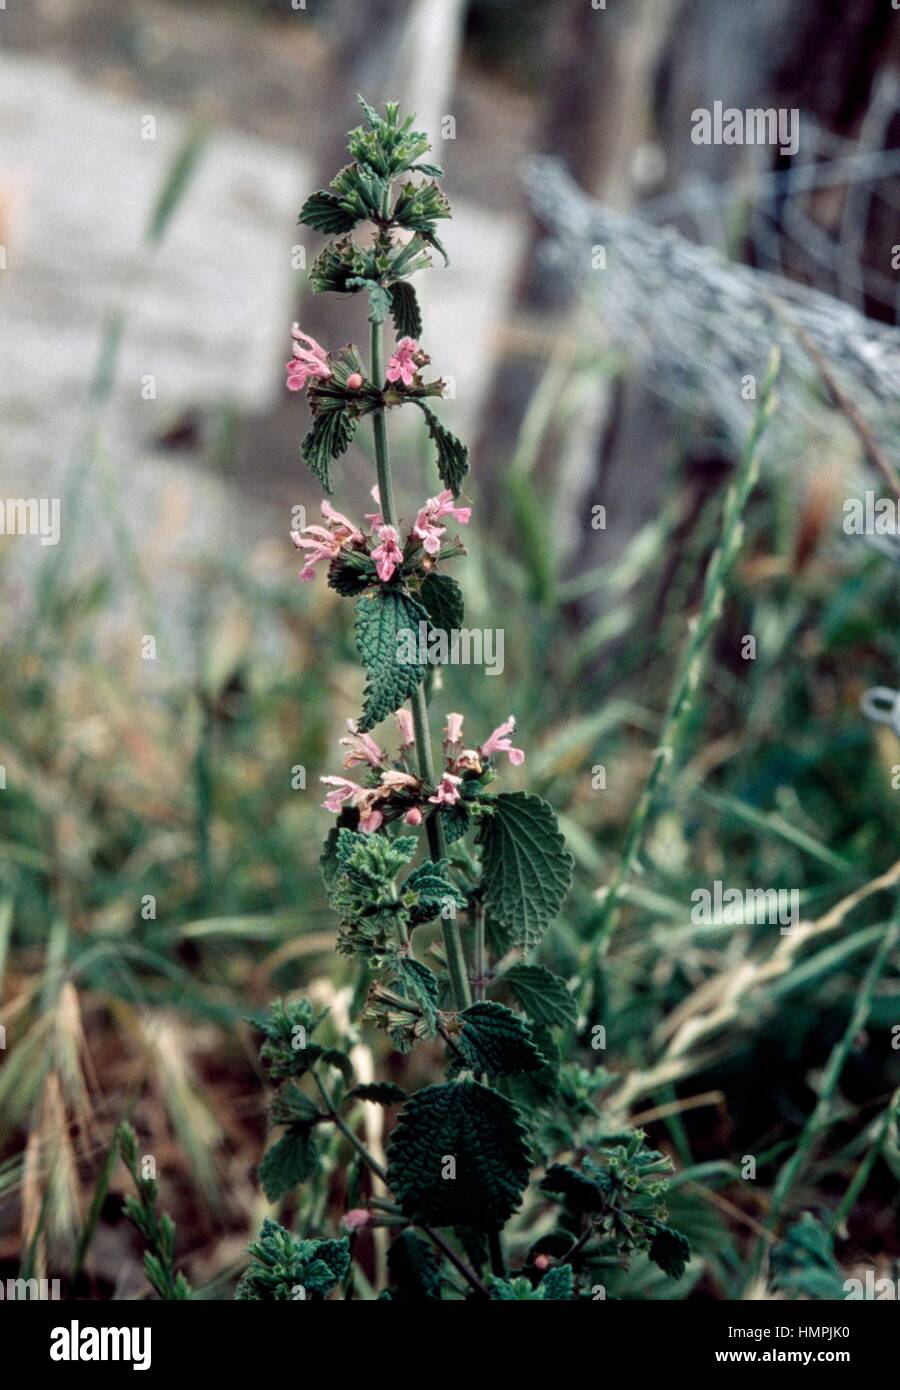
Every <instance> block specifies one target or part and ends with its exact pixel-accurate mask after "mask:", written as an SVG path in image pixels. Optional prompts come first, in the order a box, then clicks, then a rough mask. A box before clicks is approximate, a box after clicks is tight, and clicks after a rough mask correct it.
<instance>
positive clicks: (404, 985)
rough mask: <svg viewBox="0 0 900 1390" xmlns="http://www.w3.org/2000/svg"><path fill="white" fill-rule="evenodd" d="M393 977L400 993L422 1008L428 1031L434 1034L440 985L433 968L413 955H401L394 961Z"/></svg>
mask: <svg viewBox="0 0 900 1390" xmlns="http://www.w3.org/2000/svg"><path fill="white" fill-rule="evenodd" d="M395 970H396V975H395V979H396V981H397V983H398V984H399V986H400V989H401V991H402V993H403V994H404V995H405V997H406V998H407V999H411V1000H412V1001H413V1003H414V1004H418V1006H419V1008H420V1009H421V1010H422V1014H423V1016H424V1018H425V1021H426V1023H427V1024H428V1028H429V1031H430V1033H431V1034H432V1035H433V1034H434V1027H435V1023H436V1021H437V1005H438V1000H439V998H440V994H441V991H440V986H439V985H438V979H437V976H436V975H435V973H434V971H433V970H429V968H428V966H427V965H423V964H422V962H421V961H420V960H416V958H415V956H401V957H399V959H398V960H397V961H396V963H395Z"/></svg>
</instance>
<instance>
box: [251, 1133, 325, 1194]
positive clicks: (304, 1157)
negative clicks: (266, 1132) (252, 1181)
mask: <svg viewBox="0 0 900 1390" xmlns="http://www.w3.org/2000/svg"><path fill="white" fill-rule="evenodd" d="M318 1156H319V1151H318V1146H317V1144H316V1140H315V1135H314V1133H313V1129H312V1125H311V1124H295V1125H291V1126H290V1127H289V1128H288V1129H287V1130H286V1131H285V1133H284V1134H283V1135H282V1136H281V1138H280V1139H279V1140H278V1142H277V1143H276V1144H273V1145H272V1147H271V1148H270V1149H269V1150H267V1152H266V1154H265V1157H264V1158H263V1161H262V1163H261V1164H260V1165H259V1180H260V1182H261V1184H262V1189H263V1191H264V1192H265V1194H266V1196H267V1197H268V1199H269V1201H270V1202H277V1201H278V1200H279V1198H280V1197H283V1196H284V1195H285V1193H287V1192H290V1191H291V1189H292V1188H294V1187H296V1186H297V1184H298V1183H300V1182H305V1181H306V1179H307V1178H309V1177H311V1176H312V1174H313V1173H314V1172H315V1171H316V1167H317V1163H318Z"/></svg>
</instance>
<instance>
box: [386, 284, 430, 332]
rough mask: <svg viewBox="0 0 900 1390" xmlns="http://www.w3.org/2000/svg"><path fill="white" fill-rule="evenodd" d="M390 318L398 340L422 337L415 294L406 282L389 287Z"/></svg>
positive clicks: (420, 317) (419, 314) (419, 313)
mask: <svg viewBox="0 0 900 1390" xmlns="http://www.w3.org/2000/svg"><path fill="white" fill-rule="evenodd" d="M391 317H392V318H393V320H394V329H395V331H396V334H397V337H398V338H415V339H416V340H418V339H419V338H421V336H422V313H421V310H420V309H419V301H418V298H417V296H416V292H415V290H414V289H413V287H412V285H411V284H410V283H409V281H408V280H400V281H398V283H397V284H396V285H392V286H391Z"/></svg>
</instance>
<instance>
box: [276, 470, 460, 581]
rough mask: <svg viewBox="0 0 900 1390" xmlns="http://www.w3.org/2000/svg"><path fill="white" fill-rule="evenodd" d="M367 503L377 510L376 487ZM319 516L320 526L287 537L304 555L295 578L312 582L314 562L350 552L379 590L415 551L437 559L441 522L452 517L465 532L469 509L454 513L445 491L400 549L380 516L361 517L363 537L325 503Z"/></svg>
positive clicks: (394, 533) (424, 512)
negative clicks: (365, 559)
mask: <svg viewBox="0 0 900 1390" xmlns="http://www.w3.org/2000/svg"><path fill="white" fill-rule="evenodd" d="M372 497H373V498H374V501H375V504H376V506H377V507H379V508H380V506H381V500H380V498H379V495H378V488H377V487H374V488H373V489H372ZM322 515H323V516H324V518H325V525H324V526H319V525H310V526H304V528H303V530H302V531H292V532H291V540H292V541H293V542H294V545H295V546H296V547H297V549H298V550H302V551H303V552H304V561H303V568H302V569H301V571H300V578H301V579H303V580H309V579H314V578H315V573H316V565H317V564H318V563H319V562H320V561H322V560H324V561H326V562H327V563H328V564H330V563H331V561H332V560H334V559H336V558H337V557H338V556H339V555H340V554H341V552H342V551H346V550H353V551H356V552H357V554H360V555H368V556H369V557H370V558H371V560H372V562H373V563H374V566H375V573H376V574H377V575H378V578H379V579H380V580H381V582H382V583H383V584H387V583H388V582H389V581H390V580H391V579H392V578H393V577H394V575H395V573H396V572H397V570H398V569H400V568H401V566H402V565H403V563H404V561H405V560H407V559H410V558H411V557H412V555H413V554H415V553H416V552H417V551H419V550H424V552H425V554H426V555H428V556H429V557H431V558H432V559H433V558H434V557H435V556H437V555H438V554H439V553H440V549H441V544H442V541H443V537H444V536H445V535H446V531H447V528H446V526H442V525H441V524H440V523H441V522H442V521H443V520H444V519H445V518H446V517H452V518H453V520H454V521H456V522H458V523H459V525H460V526H467V525H468V523H469V518H470V517H471V515H472V509H471V507H458V506H457V505H456V503H455V501H454V498H453V493H452V492H450V491H449V489H445V490H444V491H443V492H441V493H439V494H438V495H437V497H429V498H428V501H427V502H426V503H425V505H424V507H421V508H420V510H419V512H418V515H417V516H416V519H415V522H414V524H413V526H412V528H411V530H410V532H409V536H408V537H407V540H406V543H405V545H403V546H401V544H400V533H399V531H398V530H397V528H396V526H389V525H386V524H385V521H384V517H383V516H382V514H381V512H380V510H379V511H376V512H370V513H368V514H367V515H366V518H365V520H366V521H367V522H368V524H369V528H370V529H369V534H368V535H366V534H365V533H364V532H363V531H361V530H360V528H359V527H358V526H354V524H353V522H352V521H350V520H349V519H348V518H347V517H346V516H344V514H343V513H342V512H338V511H335V509H334V507H332V505H331V503H330V502H327V501H325V502H323V503H322Z"/></svg>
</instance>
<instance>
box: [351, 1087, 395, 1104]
mask: <svg viewBox="0 0 900 1390" xmlns="http://www.w3.org/2000/svg"><path fill="white" fill-rule="evenodd" d="M347 1100H370V1101H372V1103H373V1104H374V1105H402V1104H403V1102H404V1101H405V1100H406V1092H405V1091H404V1089H403V1087H402V1086H397V1085H395V1084H394V1082H393V1081H367V1082H365V1083H364V1084H363V1085H361V1086H354V1087H353V1090H352V1091H348V1092H347Z"/></svg>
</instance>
